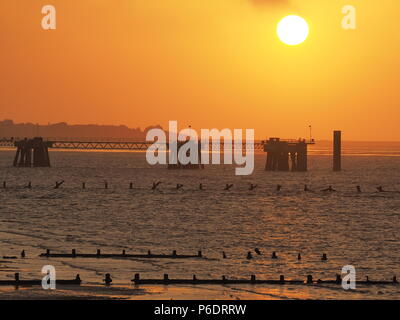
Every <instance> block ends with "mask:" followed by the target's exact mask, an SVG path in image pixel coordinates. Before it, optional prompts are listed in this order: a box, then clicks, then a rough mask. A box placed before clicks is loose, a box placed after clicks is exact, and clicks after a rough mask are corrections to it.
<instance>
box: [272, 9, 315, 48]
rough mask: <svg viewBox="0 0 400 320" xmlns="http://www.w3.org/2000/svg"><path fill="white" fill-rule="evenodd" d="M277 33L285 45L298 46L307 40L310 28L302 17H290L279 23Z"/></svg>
mask: <svg viewBox="0 0 400 320" xmlns="http://www.w3.org/2000/svg"><path fill="white" fill-rule="evenodd" d="M276 31H277V33H278V37H279V39H280V40H281V41H282V42H283V43H285V44H287V45H289V46H296V45H298V44H300V43H303V42H304V41H305V40H306V39H307V37H308V33H309V27H308V23H307V21H306V20H304V19H303V18H302V17H299V16H295V15H290V16H287V17H285V18H283V19H282V20H281V21H280V22H279V23H278V27H277V30H276Z"/></svg>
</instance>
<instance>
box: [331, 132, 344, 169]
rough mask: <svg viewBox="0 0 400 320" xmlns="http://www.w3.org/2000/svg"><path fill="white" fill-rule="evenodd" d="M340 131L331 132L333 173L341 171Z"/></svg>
mask: <svg viewBox="0 0 400 320" xmlns="http://www.w3.org/2000/svg"><path fill="white" fill-rule="evenodd" d="M341 160H342V131H333V171H340V170H342V163H341V162H342V161H341Z"/></svg>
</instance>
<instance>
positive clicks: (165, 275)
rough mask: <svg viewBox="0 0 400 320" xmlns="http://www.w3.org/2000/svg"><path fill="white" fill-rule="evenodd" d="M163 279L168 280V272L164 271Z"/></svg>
mask: <svg viewBox="0 0 400 320" xmlns="http://www.w3.org/2000/svg"><path fill="white" fill-rule="evenodd" d="M164 281H165V282H168V281H169V279H168V273H164Z"/></svg>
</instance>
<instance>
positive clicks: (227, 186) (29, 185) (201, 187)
mask: <svg viewBox="0 0 400 320" xmlns="http://www.w3.org/2000/svg"><path fill="white" fill-rule="evenodd" d="M64 182H65V180H61V181H56V183H55V185H54V189H59V188H60V187H61V186H62V185H63V184H64ZM161 183H162V182H161V181H158V182H153V185H152V187H151V190H156V189H157V188H158V186H159V185H160V184H161ZM103 186H104V189H108V182H107V181H104V184H103ZM233 186H234V184H229V183H227V184H225V186H224V187H223V190H225V191H229V190H231V189H232V188H233ZM183 187H184V185H183V184H181V183H177V184H176V187H175V189H176V190H179V189H182V188H183ZM257 187H258V185H257V184H252V183H251V184H250V185H249V190H250V191H252V190H255V189H256V188H257ZM24 188H26V189H32V182H31V181H29V182H28V183H27V184H26V185H25V186H24ZM282 188H283V186H282V185H280V184H277V185H276V189H275V190H276V191H281V190H282ZM355 188H356V191H357V192H358V193H361V192H362V188H361V186H359V185H357V186H355ZM3 189H7V181H3ZM82 189H86V182H82ZM129 189H131V190H132V189H134V187H133V182H130V183H129ZM199 190H205V189H204V185H203V184H202V183H200V184H199ZM303 190H304V191H305V192H316V191H314V190H312V189H310V188H309V187H308V185H306V184H305V185H304V189H303ZM376 190H377V191H378V192H397V191H386V190H384V188H383V187H382V186H378V187H376ZM320 191H321V192H336V191H337V190H336V189H334V188H333V187H332V186H328V187H327V188H324V189H322V190H320Z"/></svg>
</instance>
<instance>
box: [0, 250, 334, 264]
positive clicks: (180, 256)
mask: <svg viewBox="0 0 400 320" xmlns="http://www.w3.org/2000/svg"><path fill="white" fill-rule="evenodd" d="M254 252H255V253H256V255H258V256H261V255H263V253H262V252H261V250H260V249H259V248H255V249H254ZM25 257H26V252H25V250H22V252H21V258H25ZM39 257H45V258H153V259H154V258H155V259H159V258H166V259H190V258H204V259H205V258H206V257H205V256H204V255H203V252H202V251H201V250H199V251H198V252H197V254H192V255H190V254H178V253H177V251H176V250H173V251H172V254H154V253H152V252H151V251H150V250H148V251H147V254H140V253H136V254H129V253H126V251H125V250H122V252H121V253H102V252H101V250H100V249H97V251H96V253H78V252H77V251H76V249H72V250H71V253H52V252H51V251H50V249H46V252H44V253H41V254H40V255H39ZM222 258H223V259H227V258H228V256H227V254H226V252H225V251H222ZM246 258H247V259H248V260H250V259H253V253H252V251H248V252H247V256H246ZM3 259H17V257H16V256H3ZM271 259H278V254H277V253H276V251H273V252H272V254H271ZM297 260H302V255H301V253H298V254H297ZM327 260H328V255H327V254H326V253H323V254H322V256H321V261H327Z"/></svg>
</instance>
